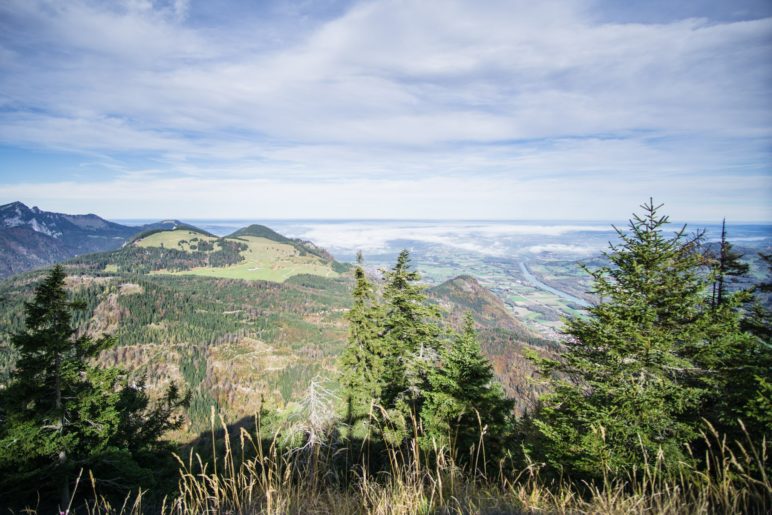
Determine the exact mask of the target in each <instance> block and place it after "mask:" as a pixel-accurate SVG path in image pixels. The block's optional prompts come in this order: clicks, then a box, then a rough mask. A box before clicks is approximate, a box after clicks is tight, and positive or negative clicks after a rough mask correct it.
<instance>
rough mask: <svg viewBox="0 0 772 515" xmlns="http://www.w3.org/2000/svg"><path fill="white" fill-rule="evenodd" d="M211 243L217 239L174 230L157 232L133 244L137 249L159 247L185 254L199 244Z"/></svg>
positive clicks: (192, 232) (183, 230) (185, 230)
mask: <svg viewBox="0 0 772 515" xmlns="http://www.w3.org/2000/svg"><path fill="white" fill-rule="evenodd" d="M202 241H203V242H206V243H212V242H215V241H217V238H214V237H212V236H207V235H206V234H202V233H200V232H196V231H190V230H187V229H175V230H173V231H159V232H155V233H153V234H150V235H148V236H145V237H144V238H142V239H139V240H137V241H135V242H134V245H136V246H137V247H144V248H147V247H160V248H165V249H177V250H182V251H185V252H192V251H193V250H197V248H198V243H199V242H202Z"/></svg>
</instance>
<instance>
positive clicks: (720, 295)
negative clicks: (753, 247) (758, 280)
mask: <svg viewBox="0 0 772 515" xmlns="http://www.w3.org/2000/svg"><path fill="white" fill-rule="evenodd" d="M742 257H743V255H742V254H740V253H739V252H736V251H735V250H733V248H732V244H731V243H729V240H728V239H727V233H726V218H724V220H723V221H722V222H721V241H720V243H719V248H718V255H717V256H716V257H715V258H713V262H714V267H713V268H714V282H713V293H712V297H711V299H712V300H711V302H712V305H713V307H714V308H715V307H717V306H719V305H721V304H722V303H723V302H724V300H725V299H726V297H727V286H728V282H729V281H730V280H731V278H732V277H740V276H743V275H745V274H747V273H748V271H749V270H750V267H749V266H748V264H747V263H743V262H742V261H741V259H742Z"/></svg>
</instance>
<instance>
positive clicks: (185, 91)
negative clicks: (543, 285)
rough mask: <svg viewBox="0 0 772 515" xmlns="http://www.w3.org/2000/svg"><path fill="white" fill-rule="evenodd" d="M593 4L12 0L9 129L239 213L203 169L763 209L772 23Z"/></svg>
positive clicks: (495, 194) (525, 201)
mask: <svg viewBox="0 0 772 515" xmlns="http://www.w3.org/2000/svg"><path fill="white" fill-rule="evenodd" d="M592 10H593V3H591V2H583V1H571V0H565V1H563V0H560V1H544V2H530V1H498V0H492V1H486V2H469V1H447V2H442V3H438V2H431V1H422V2H409V1H404V0H381V1H372V2H365V3H361V4H359V5H355V6H354V7H353V8H351V9H350V10H348V11H347V12H346V13H344V14H343V15H342V16H340V17H338V18H336V19H332V20H330V21H328V22H326V23H321V24H320V25H318V26H312V27H311V29H310V30H309V31H308V32H307V33H303V34H300V35H295V34H293V35H291V37H290V35H286V36H285V39H286V41H287V43H285V44H282V43H281V42H279V43H276V41H275V39H276V34H275V33H273V32H271V31H270V30H267V29H265V25H255V26H254V27H252V26H250V25H246V23H247V22H244V24H242V25H238V23H237V22H235V23H234V26H233V27H231V26H201V25H196V24H192V23H190V22H189V14H190V11H191V6H190V5H189V2H187V1H180V0H175V1H173V2H171V1H170V2H154V1H150V0H145V1H141V0H134V1H131V2H125V3H122V4H118V7H115V6H112V5H109V6H108V5H101V4H96V3H93V2H90V1H85V0H83V1H81V0H73V1H71V2H66V3H59V2H49V1H42V0H40V1H22V0H9V1H8V2H5V3H4V4H3V5H2V6H0V19H4V20H6V21H5V23H2V22H0V29H2V28H6V29H8V30H6V35H5V36H0V89H1V90H2V91H3V95H2V97H0V106H2V107H3V108H4V109H3V111H2V112H0V143H3V144H6V145H18V146H23V147H27V148H54V149H57V150H63V151H75V152H83V153H85V154H87V155H89V157H90V156H92V155H93V154H94V153H96V154H98V155H104V156H107V157H109V158H111V160H115V161H117V162H118V163H117V166H118V167H119V169H121V170H123V172H124V173H126V174H127V175H128V176H130V175H131V174H132V173H135V172H137V169H136V168H137V167H136V166H135V165H129V164H125V165H123V166H121V164H120V161H121V160H122V154H125V153H128V154H130V155H131V156H134V155H140V156H142V159H145V160H146V161H147V162H146V165H145V166H142V167H139V168H140V170H139V171H142V169H145V168H153V169H157V170H163V171H165V172H171V173H172V174H173V175H176V176H179V175H183V176H187V177H188V179H186V180H176V179H175V180H173V179H171V178H168V177H167V179H166V180H162V181H157V182H155V183H153V184H154V188H155V189H157V190H159V191H164V192H165V195H167V197H166V198H167V199H168V201H169V202H170V205H175V206H176V209H182V210H183V212H187V211H185V207H184V206H185V200H184V199H183V197H182V195H183V192H184V194H185V195H194V196H195V197H201V196H203V197H207V198H209V202H213V203H214V204H217V203H218V202H220V203H221V204H222V205H223V206H224V208H225V209H230V206H231V203H230V202H229V200H230V198H231V196H232V195H233V193H232V192H230V191H226V190H224V189H223V188H222V187H218V186H217V184H216V183H214V182H213V181H206V180H197V179H196V178H198V179H205V178H206V177H219V178H222V179H223V180H226V179H227V181H226V182H224V183H223V185H225V186H228V187H235V188H239V189H240V190H241V191H244V192H250V194H251V195H252V196H254V195H259V194H260V192H261V191H264V189H265V190H267V191H272V192H287V195H288V198H297V199H298V200H297V201H296V202H295V204H294V205H293V207H294V208H295V209H296V210H298V211H301V212H304V211H305V210H307V208H306V207H305V205H301V204H300V202H301V200H300V199H302V202H310V205H313V206H314V207H315V208H317V209H318V211H316V212H315V214H316V216H337V213H341V212H344V211H345V209H344V208H343V207H341V206H343V205H346V206H348V207H349V208H350V209H352V210H353V209H356V210H357V211H350V212H348V213H349V216H352V214H353V215H354V216H363V217H364V216H377V217H384V216H386V217H389V216H392V217H398V216H400V213H401V212H407V213H410V214H408V215H406V216H416V215H418V216H421V217H426V216H431V213H433V212H438V213H442V216H448V215H449V216H453V212H456V211H458V212H459V213H460V214H462V216H472V217H475V218H485V217H492V216H497V217H504V218H518V217H537V218H538V217H542V218H561V217H565V216H566V215H568V216H571V213H575V215H574V216H580V217H591V218H598V217H608V216H609V213H617V214H618V215H617V216H621V217H624V216H626V213H628V212H630V211H631V210H632V209H634V206H635V205H637V203H639V202H640V201H641V200H643V199H645V198H647V197H648V196H649V195H659V196H661V197H662V196H666V197H668V198H674V199H676V200H677V201H681V200H682V199H684V200H685V201H686V202H687V203H688V205H689V209H688V210H687V211H685V212H686V214H687V215H688V216H689V217H694V216H700V217H702V216H711V217H719V216H722V215H723V214H729V213H728V211H729V212H731V213H732V214H736V215H738V216H740V217H741V218H752V217H761V218H768V217H769V215H770V209H769V208H768V207H766V206H767V204H768V198H769V195H770V193H772V178H771V177H770V171H769V170H770V166H769V165H770V163H772V158H771V155H770V150H769V148H770V146H769V144H770V141H772V117H771V116H770V113H771V112H772V96H771V95H770V87H769V84H770V83H772V66H770V65H769V59H768V56H769V55H770V53H771V52H772V38H771V37H770V35H772V19H760V20H751V21H742V22H732V23H729V22H714V21H708V20H704V19H688V20H674V21H672V22H670V23H663V24H629V23H628V24H620V23H616V24H615V23H598V22H597V21H595V18H594V16H593V12H592ZM250 23H251V21H250ZM250 28H251V29H252V30H250ZM233 34H238V36H239V37H234V36H233ZM461 178H464V180H461ZM409 179H412V180H416V181H419V180H420V182H417V183H415V184H409ZM260 181H264V182H260ZM299 181H304V182H305V183H304V184H299ZM309 181H310V182H312V183H313V184H309V183H308V182H309ZM346 181H348V182H346ZM701 181H702V182H701ZM723 183H725V184H727V187H728V189H719V185H720V184H723ZM170 184H174V186H173V187H168V185H170ZM122 185H123V183H122V182H120V180H119V181H118V182H107V183H106V182H104V181H103V180H102V182H101V184H72V185H71V188H72V191H74V192H93V191H100V192H101V194H100V195H108V196H113V197H114V196H115V195H116V193H115V192H110V191H107V190H105V188H106V187H122ZM213 185H214V187H213ZM51 186H52V187H53V188H56V187H57V186H58V184H57V181H53V182H52V184H51ZM196 187H202V188H206V190H205V191H202V192H197V191H196V190H195V189H194V188H196ZM357 187H358V188H360V189H359V190H357V189H355V188H357ZM418 187H431V188H435V189H433V190H431V191H429V192H423V193H421V192H415V191H413V190H414V188H418ZM372 188H377V189H378V190H379V192H380V191H382V192H383V193H384V199H383V200H381V198H380V197H378V196H377V195H376V196H373V195H372V194H371V193H369V192H368V189H372ZM452 188H460V189H461V192H462V193H464V194H466V195H468V196H467V197H466V198H467V201H466V202H462V199H464V198H465V197H464V195H461V194H456V192H454V191H453V190H452ZM674 188H675V189H674ZM44 190H45V188H44V187H43V191H44ZM5 191H14V189H13V188H11V187H6V188H5ZM16 191H19V192H21V191H26V190H25V186H24V185H19V188H17V189H16ZM213 192H221V194H222V195H224V197H223V198H222V199H220V200H213V199H212V195H213ZM729 192H735V193H736V194H737V195H746V196H745V197H744V199H743V202H739V197H734V198H730V197H728V196H727V193H729ZM9 194H10V193H9ZM30 194H32V195H36V196H37V198H40V197H41V196H42V195H43V194H42V193H32V192H30ZM77 194H78V195H81V196H82V198H87V197H90V196H92V195H91V194H90V193H77ZM321 194H323V195H325V198H326V199H327V200H326V201H325V202H319V201H317V200H315V199H316V198H318V197H319V196H320V195H321ZM235 195H236V196H237V197H240V196H242V195H241V193H240V192H236V193H235ZM529 195H534V196H535V197H533V198H531V197H529ZM596 195H601V196H602V198H603V204H604V205H603V206H600V205H595V204H598V203H597V202H595V200H596ZM151 196H152V194H151ZM475 196H476V197H475ZM360 197H361V198H363V199H366V200H365V201H362V202H360V201H359V200H358V198H360ZM55 198H56V197H55V196H54V197H53V198H52V200H54V199H55ZM96 198H97V199H99V198H102V197H101V196H97V197H96ZM386 199H388V200H386ZM412 202H419V203H423V204H424V206H423V208H422V209H418V208H416V207H414V206H409V204H410V203H412ZM442 202H457V203H459V204H462V205H458V206H456V205H455V204H452V205H449V206H447V205H443V206H444V207H441V208H439V209H438V207H439V206H441V205H442V204H441V203H442ZM494 202H499V203H500V204H498V205H493V203H494ZM696 202H704V203H705V204H704V205H702V204H695V203H696ZM395 203H396V204H399V203H402V204H406V205H407V207H405V208H403V207H401V206H399V205H395ZM332 204H335V205H334V206H333V205H332ZM122 205H123V207H122V209H124V210H125V211H124V214H127V213H128V212H136V213H139V212H140V211H139V207H138V205H137V204H130V203H128V202H125V203H123V204H122ZM148 205H149V204H148ZM269 205H271V202H270V199H268V201H267V202H266V203H264V204H262V205H261V206H262V207H260V208H259V209H263V208H264V207H267V206H269ZM130 206H135V207H130ZM286 208H287V206H286V205H285V204H281V205H278V206H276V209H277V213H276V214H275V215H274V216H280V215H279V214H278V212H281V213H283V212H285V211H287V209H286ZM711 208H712V209H713V210H711ZM154 209H155V210H156V211H157V210H160V209H161V208H160V207H158V206H156V207H154ZM252 209H254V210H257V209H258V208H257V207H254V208H252ZM127 210H128V211H127ZM572 210H573V211H572ZM260 212H262V211H260ZM288 216H303V215H300V214H295V215H292V214H291V213H288ZM437 216H440V215H437Z"/></svg>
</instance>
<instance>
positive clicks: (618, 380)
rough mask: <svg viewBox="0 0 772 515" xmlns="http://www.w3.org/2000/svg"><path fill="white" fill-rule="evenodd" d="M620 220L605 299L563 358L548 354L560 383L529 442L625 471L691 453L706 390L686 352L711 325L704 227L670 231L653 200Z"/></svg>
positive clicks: (598, 468)
mask: <svg viewBox="0 0 772 515" xmlns="http://www.w3.org/2000/svg"><path fill="white" fill-rule="evenodd" d="M641 207H642V209H643V214H642V215H640V216H639V215H637V214H636V215H634V217H633V219H632V220H630V222H629V230H628V231H622V230H619V229H617V233H618V236H619V239H620V243H619V244H618V245H611V247H610V252H609V253H607V254H606V256H607V258H608V260H609V261H610V265H608V266H604V267H601V268H599V269H598V270H594V271H591V272H590V273H591V274H592V276H593V279H594V291H595V293H596V294H598V295H599V297H600V298H601V299H602V301H601V302H600V303H599V304H597V305H595V306H592V307H591V308H589V309H588V313H587V314H588V316H587V317H576V318H573V319H571V320H569V321H568V324H567V329H566V332H567V333H568V336H569V339H568V341H567V342H566V348H565V351H564V352H563V354H562V356H561V359H560V360H557V361H549V360H545V361H542V362H541V369H542V372H543V373H544V374H546V375H547V376H548V377H549V378H550V382H551V386H552V393H551V394H549V395H547V396H545V397H544V398H543V399H542V406H541V409H540V411H539V412H538V413H535V414H534V418H533V423H534V424H535V426H536V428H537V429H538V432H537V434H538V438H537V441H536V442H532V443H531V445H530V450H531V451H532V452H534V453H543V456H542V457H543V458H544V459H545V460H546V461H548V462H549V463H553V464H559V466H561V467H562V468H563V470H564V471H566V472H568V473H570V474H573V475H580V476H581V475H583V476H585V477H591V478H592V477H596V478H597V477H602V476H603V475H604V474H607V473H611V474H615V473H622V472H623V471H624V470H629V468H631V467H633V466H637V467H641V466H642V465H643V464H644V463H645V462H646V460H649V461H651V460H654V458H655V457H657V456H660V457H662V458H664V459H663V463H664V465H665V466H666V467H673V466H675V465H676V464H678V463H680V462H682V461H683V460H685V459H686V456H685V454H684V452H685V449H684V443H686V442H689V441H690V440H691V439H692V438H693V437H694V436H695V433H696V428H695V426H694V424H693V423H691V422H692V421H693V416H694V413H695V410H696V408H697V407H698V404H699V399H700V396H701V394H702V393H703V391H702V389H701V388H699V386H697V385H695V384H694V381H693V375H694V374H697V373H698V371H697V370H696V367H695V366H694V364H693V362H692V361H691V360H689V359H687V358H686V357H685V354H688V353H687V352H686V349H689V348H691V347H699V346H700V345H702V343H703V342H704V340H705V338H706V333H707V332H708V331H709V329H710V316H709V311H710V310H709V309H707V307H708V306H706V302H707V301H709V300H708V299H706V295H705V291H706V286H707V284H706V281H707V279H706V277H705V274H702V273H701V272H700V267H701V263H702V259H701V257H700V255H699V253H698V252H697V250H698V248H697V247H698V245H699V243H700V239H701V235H697V236H692V237H689V236H687V235H686V233H685V229H686V228H685V227H683V228H681V229H680V230H678V231H676V232H675V233H674V234H672V235H668V234H666V232H665V228H666V226H667V224H668V217H667V216H660V215H659V214H658V210H659V208H660V207H661V206H655V205H654V203H653V201H650V202H649V203H647V204H644V205H643V206H641Z"/></svg>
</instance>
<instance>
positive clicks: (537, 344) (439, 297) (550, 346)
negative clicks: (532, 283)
mask: <svg viewBox="0 0 772 515" xmlns="http://www.w3.org/2000/svg"><path fill="white" fill-rule="evenodd" d="M428 293H429V296H430V298H431V299H433V300H434V301H435V302H436V303H437V304H438V305H439V306H440V308H441V309H442V310H443V311H444V313H445V316H446V319H447V320H448V322H449V323H450V325H451V326H453V327H455V328H460V327H461V324H462V322H463V319H464V316H465V315H466V313H472V317H473V318H474V320H475V322H476V324H477V336H478V338H479V340H480V345H481V346H482V349H483V352H484V353H485V355H486V356H487V357H488V358H489V359H490V360H491V363H492V364H493V369H494V371H495V372H496V376H497V377H498V379H499V381H501V383H502V385H503V386H504V388H505V390H506V391H507V393H508V394H509V395H510V396H512V397H513V398H514V399H515V401H516V409H517V410H518V411H519V412H522V411H523V410H525V409H528V408H532V407H533V403H534V402H535V400H536V397H537V394H538V392H540V391H541V388H540V387H538V386H537V385H536V381H535V374H536V368H535V367H534V366H533V363H531V361H530V360H529V359H528V358H527V357H526V356H527V354H530V353H535V354H538V355H542V356H549V355H552V354H553V353H554V351H555V350H556V349H557V347H556V344H555V342H552V341H550V340H545V339H544V338H542V337H540V336H538V335H536V334H535V333H533V332H532V331H531V330H530V329H528V328H527V327H526V326H525V325H524V324H523V323H522V322H520V321H519V320H517V319H516V318H515V317H514V316H513V315H512V314H511V312H510V311H509V310H508V309H507V307H506V306H505V305H504V303H503V302H502V301H501V300H500V299H499V298H498V297H496V296H495V295H494V294H493V293H491V291H490V290H488V289H487V288H485V287H484V286H482V285H481V284H480V283H479V282H477V279H475V278H474V277H472V276H469V275H460V276H458V277H455V278H453V279H450V280H448V281H445V282H444V283H442V284H439V285H437V286H435V287H433V288H431V289H429V291H428Z"/></svg>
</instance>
